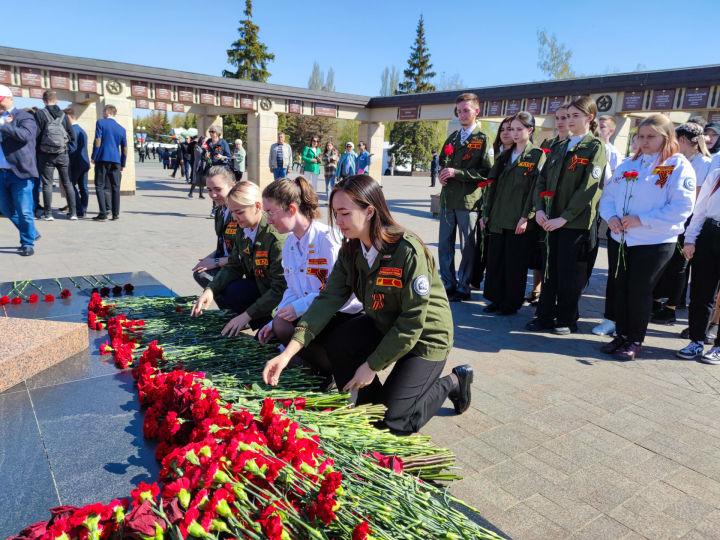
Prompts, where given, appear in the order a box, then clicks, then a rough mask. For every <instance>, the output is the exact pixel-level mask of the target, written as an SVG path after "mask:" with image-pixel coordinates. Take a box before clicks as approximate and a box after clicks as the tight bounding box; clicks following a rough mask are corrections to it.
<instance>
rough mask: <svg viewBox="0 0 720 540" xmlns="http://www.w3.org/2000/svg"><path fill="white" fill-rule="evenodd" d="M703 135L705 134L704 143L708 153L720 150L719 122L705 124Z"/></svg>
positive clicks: (715, 152) (713, 153)
mask: <svg viewBox="0 0 720 540" xmlns="http://www.w3.org/2000/svg"><path fill="white" fill-rule="evenodd" d="M703 135H705V145H706V146H707V148H708V151H709V152H710V154H712V155H715V154H717V153H718V152H720V122H709V123H708V124H705V129H704V130H703ZM713 168H714V167H713Z"/></svg>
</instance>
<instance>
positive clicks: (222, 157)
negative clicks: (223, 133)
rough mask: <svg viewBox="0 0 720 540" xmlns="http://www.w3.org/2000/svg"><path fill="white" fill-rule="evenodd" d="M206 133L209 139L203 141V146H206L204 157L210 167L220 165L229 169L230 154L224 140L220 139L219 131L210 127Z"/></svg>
mask: <svg viewBox="0 0 720 540" xmlns="http://www.w3.org/2000/svg"><path fill="white" fill-rule="evenodd" d="M208 133H209V134H210V137H209V138H208V139H205V144H206V145H207V150H206V151H205V157H206V158H208V159H210V166H211V167H214V166H216V165H222V166H224V167H228V168H229V167H230V160H231V159H232V154H231V153H230V147H229V146H228V143H227V142H226V141H225V139H222V138H220V129H219V128H217V127H216V126H210V127H209V128H208Z"/></svg>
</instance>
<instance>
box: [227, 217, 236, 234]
mask: <svg viewBox="0 0 720 540" xmlns="http://www.w3.org/2000/svg"><path fill="white" fill-rule="evenodd" d="M225 234H227V235H231V236H232V235H235V234H237V223H235V222H234V221H231V222H230V223H228V224H227V227H225Z"/></svg>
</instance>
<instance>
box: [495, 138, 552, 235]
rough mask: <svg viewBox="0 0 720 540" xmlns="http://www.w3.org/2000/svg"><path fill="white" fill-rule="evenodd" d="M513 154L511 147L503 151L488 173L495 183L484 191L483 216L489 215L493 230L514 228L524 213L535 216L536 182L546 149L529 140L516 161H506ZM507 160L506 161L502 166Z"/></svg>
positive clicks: (529, 217)
mask: <svg viewBox="0 0 720 540" xmlns="http://www.w3.org/2000/svg"><path fill="white" fill-rule="evenodd" d="M511 156H512V148H509V149H508V150H506V151H505V152H503V153H502V154H500V156H499V157H498V158H497V159H496V160H495V163H494V164H493V166H492V169H490V173H489V174H488V179H490V180H493V183H492V184H490V185H489V186H488V188H487V192H486V193H485V204H484V208H483V217H486V218H487V219H488V223H487V225H488V228H489V230H490V232H492V233H502V230H503V229H511V230H515V227H516V226H517V224H518V221H520V218H521V217H524V218H527V219H528V220H532V219H533V218H534V217H535V204H534V196H535V183H536V181H537V177H538V173H539V171H540V169H542V166H543V164H544V163H545V152H543V151H542V149H541V148H537V147H536V146H534V145H533V144H532V143H528V145H527V146H526V147H525V150H524V151H523V152H522V154H520V155H519V156H518V158H517V160H516V161H515V162H513V163H507V162H509V161H510V159H511ZM504 163H507V165H505V166H504V168H503V164H504ZM529 226H531V227H532V223H530V224H529Z"/></svg>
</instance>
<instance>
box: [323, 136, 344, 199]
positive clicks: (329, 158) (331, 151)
mask: <svg viewBox="0 0 720 540" xmlns="http://www.w3.org/2000/svg"><path fill="white" fill-rule="evenodd" d="M339 159H340V154H338V151H337V149H336V148H335V145H334V144H333V143H332V142H330V141H328V142H326V143H325V150H324V151H323V155H322V161H323V171H324V173H325V194H326V195H329V194H330V188H331V187H335V173H336V171H337V164H338V160H339Z"/></svg>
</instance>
